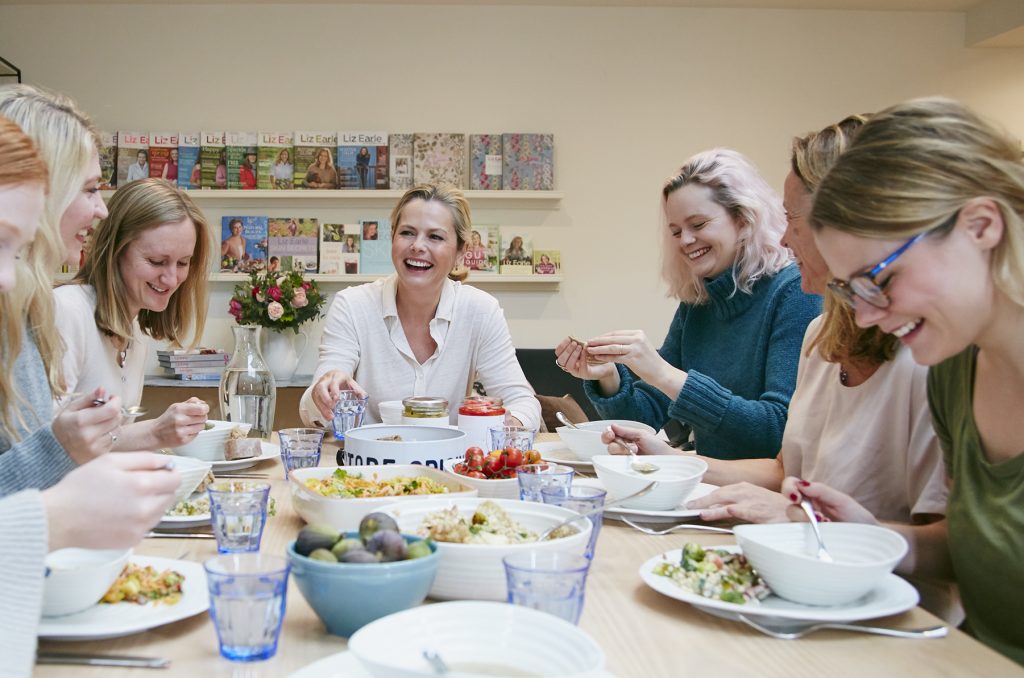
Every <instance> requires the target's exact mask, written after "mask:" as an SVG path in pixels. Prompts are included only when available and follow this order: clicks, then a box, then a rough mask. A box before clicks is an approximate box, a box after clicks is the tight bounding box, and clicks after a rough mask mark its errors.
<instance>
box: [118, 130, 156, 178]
mask: <svg viewBox="0 0 1024 678" xmlns="http://www.w3.org/2000/svg"><path fill="white" fill-rule="evenodd" d="M147 177H149V134H147V133H146V132H131V131H124V130H118V132H117V185H118V186H124V185H125V184H127V183H128V182H129V181H137V180H139V179H146V178H147Z"/></svg>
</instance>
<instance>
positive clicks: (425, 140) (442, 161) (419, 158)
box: [412, 132, 466, 188]
mask: <svg viewBox="0 0 1024 678" xmlns="http://www.w3.org/2000/svg"><path fill="white" fill-rule="evenodd" d="M412 179H413V182H414V183H417V184H451V185H452V186H455V187H456V188H465V187H466V135H465V134H446V133H441V132H430V133H421V132H417V133H416V135H415V136H414V137H413V149H412Z"/></svg>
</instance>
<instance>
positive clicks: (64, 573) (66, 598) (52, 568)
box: [43, 549, 132, 617]
mask: <svg viewBox="0 0 1024 678" xmlns="http://www.w3.org/2000/svg"><path fill="white" fill-rule="evenodd" d="M131 553H132V552H131V550H130V549H129V550H126V551H121V550H113V551H98V550H93V549H60V550H59V551H53V552H52V553H50V554H48V555H47V556H46V578H45V579H44V580H43V616H44V617H56V616H60V615H66V614H74V613H75V612H81V611H82V610H84V609H86V608H88V607H92V606H93V605H94V604H96V603H97V602H98V601H99V599H100V598H102V597H103V594H105V593H106V592H107V589H109V588H110V585H111V584H113V583H114V581H115V580H116V579H117V577H118V575H120V574H121V570H123V569H124V566H125V563H127V562H128V557H129V556H130V555H131Z"/></svg>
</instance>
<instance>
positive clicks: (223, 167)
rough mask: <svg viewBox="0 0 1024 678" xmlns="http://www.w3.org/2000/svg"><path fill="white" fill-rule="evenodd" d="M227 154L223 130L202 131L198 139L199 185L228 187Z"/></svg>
mask: <svg viewBox="0 0 1024 678" xmlns="http://www.w3.org/2000/svg"><path fill="white" fill-rule="evenodd" d="M227 163H228V155H227V150H225V147H224V132H202V138H201V139H200V140H199V166H200V174H201V179H200V182H199V183H200V187H201V188H206V189H220V188H227V187H228V164H227Z"/></svg>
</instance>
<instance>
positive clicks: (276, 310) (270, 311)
mask: <svg viewBox="0 0 1024 678" xmlns="http://www.w3.org/2000/svg"><path fill="white" fill-rule="evenodd" d="M283 315H284V306H282V305H281V304H279V303H277V302H276V301H272V302H270V303H269V304H267V317H268V318H270V319H271V320H279V319H280V318H281V316H283Z"/></svg>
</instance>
